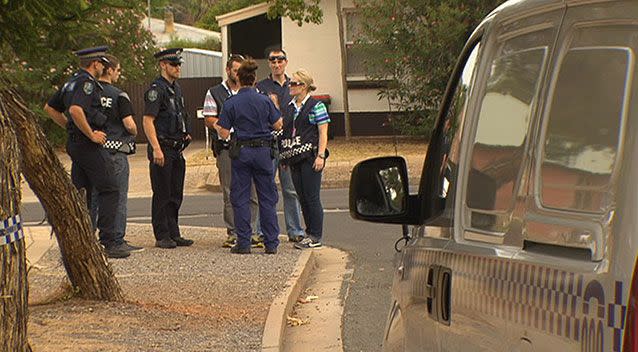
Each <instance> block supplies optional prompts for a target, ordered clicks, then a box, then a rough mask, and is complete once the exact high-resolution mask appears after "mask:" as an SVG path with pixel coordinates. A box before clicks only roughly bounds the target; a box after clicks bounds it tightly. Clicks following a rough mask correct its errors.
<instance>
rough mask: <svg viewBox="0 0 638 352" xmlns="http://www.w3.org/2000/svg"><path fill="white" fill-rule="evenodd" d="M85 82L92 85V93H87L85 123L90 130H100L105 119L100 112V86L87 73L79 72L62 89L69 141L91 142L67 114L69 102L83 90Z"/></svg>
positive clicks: (101, 88) (101, 89)
mask: <svg viewBox="0 0 638 352" xmlns="http://www.w3.org/2000/svg"><path fill="white" fill-rule="evenodd" d="M86 82H91V83H93V91H92V92H91V93H89V94H90V95H91V106H90V107H89V108H88V109H84V115H85V116H86V122H88V123H89V125H90V126H91V128H92V129H94V130H101V129H102V128H103V127H104V124H105V123H106V119H107V118H106V115H104V114H103V113H102V111H101V110H102V106H101V104H100V98H101V96H102V91H103V87H102V85H101V84H100V83H98V82H97V81H96V80H95V79H94V78H93V76H91V75H90V74H89V73H88V72H86V71H85V70H80V71H79V72H77V73H76V74H75V75H73V77H71V79H69V81H68V82H67V83H65V84H64V86H63V87H62V101H63V102H64V107H65V111H64V115H66V117H67V119H68V121H69V123H67V125H66V128H67V132H68V134H69V137H70V139H71V140H72V141H77V142H91V140H90V139H89V138H88V137H86V136H85V135H84V133H82V131H80V129H79V128H78V127H77V126H76V125H75V122H73V119H72V118H71V114H70V113H69V108H70V107H71V102H72V100H73V96H74V95H75V92H76V91H77V90H78V89H84V85H85V83H86Z"/></svg>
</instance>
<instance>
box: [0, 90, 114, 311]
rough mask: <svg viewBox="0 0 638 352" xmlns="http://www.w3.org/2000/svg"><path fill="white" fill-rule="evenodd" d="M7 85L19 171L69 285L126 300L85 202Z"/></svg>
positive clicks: (0, 99) (2, 93)
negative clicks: (43, 219)
mask: <svg viewBox="0 0 638 352" xmlns="http://www.w3.org/2000/svg"><path fill="white" fill-rule="evenodd" d="M8 87H9V85H8V84H7V83H6V82H2V81H0V109H2V111H5V114H6V115H7V116H8V117H9V118H10V120H11V122H12V124H13V126H14V130H15V133H16V136H17V139H18V141H20V143H19V144H18V146H19V148H20V154H21V157H22V158H21V167H22V170H21V171H22V173H23V174H24V176H25V178H26V180H27V182H28V183H29V186H30V187H31V189H32V190H33V191H34V192H35V194H36V195H37V196H38V198H39V199H40V203H41V204H42V206H43V208H44V210H45V212H46V214H47V217H48V220H49V223H50V224H51V226H52V227H53V231H54V233H55V235H56V238H57V241H58V245H59V247H60V252H61V253H62V261H63V263H64V268H65V269H66V272H67V275H68V277H69V280H70V281H71V285H72V286H73V287H74V289H75V290H76V292H77V294H78V295H79V296H80V297H83V298H86V299H93V300H107V301H123V300H124V297H123V294H122V290H121V288H120V286H119V284H118V282H117V280H116V279H115V275H113V271H112V270H111V268H110V266H109V265H108V262H107V261H106V257H105V255H104V250H103V249H102V247H101V246H100V245H99V243H98V241H97V238H96V236H95V233H94V230H93V227H92V225H91V219H90V217H89V212H88V209H87V206H86V201H85V199H83V198H82V197H81V196H80V193H79V192H78V191H77V189H76V188H75V187H74V186H73V184H72V183H71V180H70V178H69V175H68V174H67V172H66V171H65V170H64V167H63V166H62V164H61V163H60V160H58V158H57V157H56V156H55V153H54V152H53V148H52V147H51V145H50V144H49V143H48V141H47V139H46V137H45V135H44V132H43V131H42V129H41V128H40V125H39V124H38V121H37V118H36V116H35V115H34V114H33V112H31V111H30V110H29V109H28V108H27V107H26V105H25V104H24V103H23V102H22V99H21V98H20V97H19V95H18V94H17V93H16V92H15V91H13V90H12V89H10V88H8Z"/></svg>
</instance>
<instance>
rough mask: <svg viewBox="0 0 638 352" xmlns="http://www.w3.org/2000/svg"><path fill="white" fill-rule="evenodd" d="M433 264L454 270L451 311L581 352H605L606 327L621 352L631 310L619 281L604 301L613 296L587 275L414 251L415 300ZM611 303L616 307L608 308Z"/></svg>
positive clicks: (408, 260)
mask: <svg viewBox="0 0 638 352" xmlns="http://www.w3.org/2000/svg"><path fill="white" fill-rule="evenodd" d="M433 264H437V265H443V266H447V267H449V268H450V269H452V289H453V295H452V297H453V307H456V308H453V309H458V308H464V309H468V310H472V311H476V312H479V313H482V314H485V315H490V316H493V317H496V318H498V319H503V320H506V321H508V322H511V323H515V324H520V325H523V326H526V327H529V328H533V329H537V330H541V331H543V332H544V333H547V334H550V335H556V336H560V337H563V338H567V339H570V340H572V341H576V342H579V343H580V344H581V349H583V351H584V350H587V351H593V352H602V349H601V348H604V347H602V346H605V344H604V341H603V340H604V336H605V335H606V334H605V332H606V330H605V327H606V328H607V329H610V330H611V331H610V333H611V335H612V336H613V351H614V352H620V346H621V340H622V333H623V329H624V321H625V316H626V311H627V307H626V306H625V305H624V304H626V302H625V301H626V300H625V299H623V297H622V293H623V283H622V282H620V281H616V282H615V292H614V293H615V295H614V296H613V297H605V294H607V295H609V294H610V293H611V292H605V291H604V286H603V285H602V284H601V283H599V282H598V281H597V280H589V281H586V280H585V279H586V278H585V275H583V274H579V273H573V272H568V271H564V270H559V269H554V268H550V267H545V266H540V265H535V264H529V263H524V262H517V261H512V260H507V259H497V258H489V257H480V256H474V255H469V254H457V253H450V252H443V251H434V250H422V249H416V248H410V249H407V250H406V256H405V257H404V268H405V272H404V278H405V279H408V278H409V280H410V281H411V283H412V286H411V291H412V292H411V295H412V296H416V297H428V293H427V292H426V287H427V285H426V283H427V279H428V278H427V275H428V270H427V269H425V270H424V269H423V268H427V267H429V265H433ZM609 298H611V299H609ZM606 299H607V300H606ZM610 301H613V303H609V304H606V302H610ZM453 323H454V313H452V324H453ZM587 346H589V347H592V346H595V347H593V348H594V349H588V348H589V347H587Z"/></svg>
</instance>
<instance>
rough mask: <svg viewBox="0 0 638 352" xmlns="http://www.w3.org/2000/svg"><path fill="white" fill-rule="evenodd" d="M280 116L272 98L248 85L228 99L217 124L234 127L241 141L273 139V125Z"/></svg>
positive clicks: (228, 128)
mask: <svg viewBox="0 0 638 352" xmlns="http://www.w3.org/2000/svg"><path fill="white" fill-rule="evenodd" d="M280 117H281V113H280V112H279V110H277V108H276V107H275V104H273V102H272V101H271V100H270V98H268V97H267V96H265V95H263V94H259V93H257V90H255V88H248V87H246V88H242V89H240V90H239V92H238V93H237V94H236V95H233V96H231V97H230V98H228V100H226V102H225V103H224V108H223V109H222V113H221V115H220V117H219V121H218V122H217V124H218V125H219V126H221V127H223V128H225V129H227V130H230V129H231V127H232V128H234V129H235V135H236V136H237V139H238V140H240V141H243V140H248V139H271V138H272V136H271V134H270V132H271V131H272V127H271V126H272V125H273V124H274V123H275V122H277V120H279V118H280Z"/></svg>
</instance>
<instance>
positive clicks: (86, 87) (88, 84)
mask: <svg viewBox="0 0 638 352" xmlns="http://www.w3.org/2000/svg"><path fill="white" fill-rule="evenodd" d="M93 89H94V86H93V82H84V87H82V90H83V91H84V93H85V94H86V95H91V93H93Z"/></svg>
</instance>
